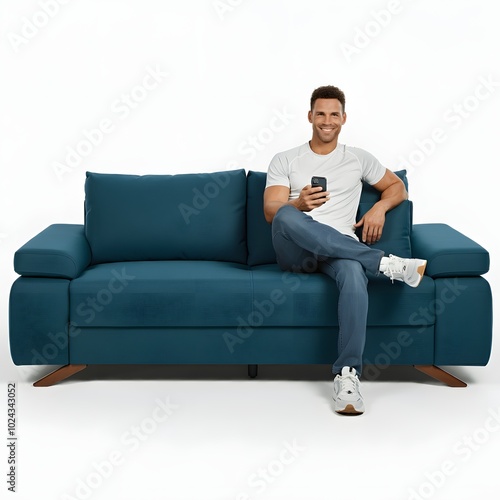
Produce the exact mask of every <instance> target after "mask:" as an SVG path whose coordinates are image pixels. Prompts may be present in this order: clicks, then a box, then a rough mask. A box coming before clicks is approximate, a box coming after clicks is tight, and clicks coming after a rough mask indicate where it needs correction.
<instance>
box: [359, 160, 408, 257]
mask: <svg viewBox="0 0 500 500" xmlns="http://www.w3.org/2000/svg"><path fill="white" fill-rule="evenodd" d="M394 173H395V174H396V175H397V176H398V177H399V178H400V179H401V180H402V181H403V183H404V185H405V188H406V190H408V178H407V177H406V170H398V171H397V172H394ZM379 200H380V192H379V191H377V190H376V189H375V188H374V187H373V186H370V185H369V184H367V183H366V182H364V183H363V190H362V191H361V198H360V201H359V208H358V213H357V216H356V220H357V221H359V220H360V219H361V217H363V215H364V214H366V212H368V210H370V208H371V207H372V206H373V205H374V204H375V203H377V201H379ZM412 225H413V204H412V202H411V201H410V200H406V201H403V202H402V203H401V204H400V205H398V206H397V207H395V208H393V209H392V210H390V211H389V212H387V213H386V215H385V224H384V228H383V231H382V237H381V238H380V240H379V241H377V243H374V244H373V245H370V246H371V247H372V248H377V249H379V250H383V251H384V252H385V254H386V255H389V254H391V253H392V254H394V255H397V256H398V257H404V258H408V257H411V256H412V251H411V228H412ZM361 233H362V230H361V228H360V229H359V230H358V231H357V233H356V234H357V235H358V237H359V238H360V239H361Z"/></svg>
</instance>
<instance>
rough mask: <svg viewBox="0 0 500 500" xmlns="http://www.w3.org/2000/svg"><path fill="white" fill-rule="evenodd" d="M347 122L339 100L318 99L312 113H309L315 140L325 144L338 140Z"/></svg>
mask: <svg viewBox="0 0 500 500" xmlns="http://www.w3.org/2000/svg"><path fill="white" fill-rule="evenodd" d="M345 120H346V114H345V113H344V112H343V111H342V104H340V101H339V100H338V99H316V102H315V103H314V107H313V109H312V111H309V122H310V123H312V128H313V138H314V139H318V140H319V141H321V142H323V143H330V142H332V141H336V140H337V138H338V136H339V134H340V131H341V129H342V125H344V123H345Z"/></svg>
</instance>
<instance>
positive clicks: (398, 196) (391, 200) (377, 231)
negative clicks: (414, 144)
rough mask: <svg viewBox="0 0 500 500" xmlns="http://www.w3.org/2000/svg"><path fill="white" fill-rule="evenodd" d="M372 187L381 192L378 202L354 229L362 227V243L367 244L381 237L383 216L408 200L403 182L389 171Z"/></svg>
mask: <svg viewBox="0 0 500 500" xmlns="http://www.w3.org/2000/svg"><path fill="white" fill-rule="evenodd" d="M373 187H374V188H375V189H376V190H377V191H380V192H381V195H380V201H378V202H377V203H375V205H373V207H372V208H371V209H370V210H368V212H366V214H365V215H364V217H363V218H362V219H361V220H360V221H359V222H358V223H357V224H355V226H354V227H361V226H363V235H362V237H361V239H362V241H363V242H365V243H368V244H372V243H376V242H377V241H378V240H380V238H381V237H382V230H383V228H384V223H385V214H386V213H387V212H388V211H389V210H392V209H393V208H395V207H397V206H398V205H399V204H400V203H402V202H403V201H404V200H407V199H408V193H407V191H406V188H405V185H404V184H403V181H402V180H401V179H400V178H399V177H398V176H397V175H396V174H395V173H394V172H391V171H390V170H387V169H386V171H385V174H384V176H383V177H382V179H381V180H380V181H378V182H377V183H376V184H373Z"/></svg>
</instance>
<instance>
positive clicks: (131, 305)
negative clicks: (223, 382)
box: [70, 261, 252, 328]
mask: <svg viewBox="0 0 500 500" xmlns="http://www.w3.org/2000/svg"><path fill="white" fill-rule="evenodd" d="M251 276H252V274H251V273H250V272H249V271H248V268H247V266H246V265H241V264H235V263H229V262H215V261H214V262H207V261H142V262H118V263H106V264H99V265H95V266H91V267H89V268H88V269H87V270H86V271H85V272H83V273H82V275H81V276H80V277H78V278H77V279H75V280H73V281H71V285H70V319H71V321H72V322H73V324H75V325H78V326H80V327H86V328H88V327H168V326H173V327H194V326H211V327H212V326H224V327H225V326H237V325H238V318H239V317H240V316H242V317H244V318H246V317H247V316H248V315H249V314H250V313H251V308H252V282H251Z"/></svg>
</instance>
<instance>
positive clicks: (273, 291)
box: [248, 264, 436, 329]
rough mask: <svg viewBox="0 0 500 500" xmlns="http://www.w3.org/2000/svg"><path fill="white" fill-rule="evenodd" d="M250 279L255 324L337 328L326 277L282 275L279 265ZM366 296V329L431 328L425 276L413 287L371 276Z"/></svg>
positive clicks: (430, 289) (258, 269) (430, 294)
mask: <svg viewBox="0 0 500 500" xmlns="http://www.w3.org/2000/svg"><path fill="white" fill-rule="evenodd" d="M252 275H253V289H254V311H259V312H260V316H258V317H255V318H254V321H258V322H259V323H262V325H264V326H290V327H307V326H310V327H316V326H338V311H337V303H338V296H339V293H338V289H337V285H336V284H335V282H334V281H333V280H332V279H331V278H329V277H328V276H326V275H324V274H320V273H317V274H297V273H287V272H285V273H283V272H282V271H281V270H280V268H279V267H278V265H277V264H268V265H261V266H255V267H252ZM368 294H369V309H368V326H401V327H402V329H404V328H405V327H408V326H409V325H412V326H415V325H418V326H422V327H424V326H426V325H433V324H434V323H435V312H436V307H435V295H434V294H435V290H434V281H433V280H432V279H431V278H429V277H427V276H424V279H423V280H422V282H421V283H420V285H419V286H418V287H417V288H411V287H409V286H408V285H405V284H404V283H402V282H400V281H395V282H394V283H392V282H391V280H390V279H389V278H387V277H385V276H383V275H382V276H373V275H370V276H369V282H368ZM254 316H255V314H254ZM248 323H249V324H250V322H248ZM250 326H252V325H251V324H250Z"/></svg>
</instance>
